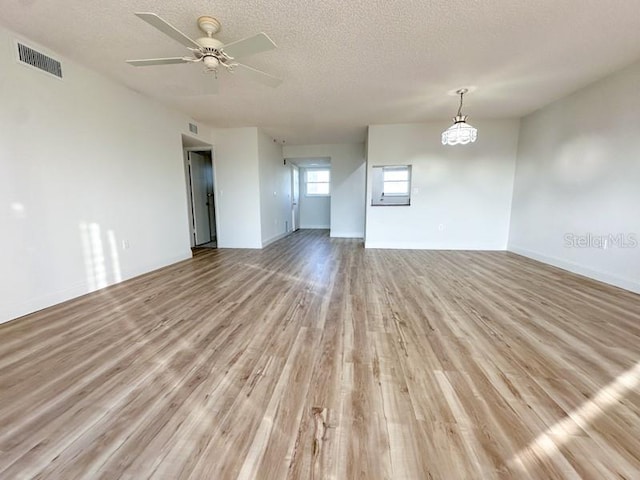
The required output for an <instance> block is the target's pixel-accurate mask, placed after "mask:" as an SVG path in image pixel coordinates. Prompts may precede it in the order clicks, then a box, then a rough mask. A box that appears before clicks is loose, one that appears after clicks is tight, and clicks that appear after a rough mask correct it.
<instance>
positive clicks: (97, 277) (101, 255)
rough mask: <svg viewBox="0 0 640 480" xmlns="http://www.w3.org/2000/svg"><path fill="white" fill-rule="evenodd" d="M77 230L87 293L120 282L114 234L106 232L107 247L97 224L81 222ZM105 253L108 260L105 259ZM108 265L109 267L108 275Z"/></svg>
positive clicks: (118, 260)
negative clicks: (80, 243)
mask: <svg viewBox="0 0 640 480" xmlns="http://www.w3.org/2000/svg"><path fill="white" fill-rule="evenodd" d="M79 228H80V239H81V241H82V251H83V256H84V266H85V273H86V277H87V285H88V287H89V291H90V292H93V291H95V290H99V289H101V288H104V287H106V286H107V285H110V284H112V283H118V282H121V281H122V272H121V268H120V258H119V256H118V244H117V241H116V234H115V232H114V231H113V230H107V235H106V239H107V245H106V246H105V244H104V242H103V241H102V234H101V231H100V225H99V224H98V223H86V222H82V223H80V225H79ZM107 253H108V257H109V258H107ZM108 264H110V266H111V272H110V275H109V272H108ZM109 276H110V277H111V278H110V279H109ZM109 280H111V281H109Z"/></svg>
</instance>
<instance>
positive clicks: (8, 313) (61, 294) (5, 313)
mask: <svg viewBox="0 0 640 480" xmlns="http://www.w3.org/2000/svg"><path fill="white" fill-rule="evenodd" d="M190 258H191V250H189V251H188V252H184V253H183V254H182V255H178V256H175V257H171V258H168V259H166V260H162V261H159V262H154V263H152V264H148V265H145V266H142V267H139V268H135V269H131V270H128V269H126V268H123V269H122V280H121V281H120V282H114V281H113V280H109V281H108V282H107V284H106V285H105V286H104V287H101V288H98V289H96V288H94V289H91V287H90V286H89V282H88V281H87V280H83V281H81V282H77V283H75V284H73V285H70V286H68V287H66V288H62V289H59V290H56V291H52V292H47V293H43V294H42V295H38V296H35V297H33V298H30V299H28V300H27V301H24V302H20V303H14V304H9V305H4V306H3V308H2V310H0V324H2V323H6V322H9V321H11V320H16V319H18V318H20V317H23V316H25V315H29V314H31V313H34V312H37V311H38V310H43V309H45V308H48V307H52V306H54V305H57V304H59V303H63V302H66V301H68V300H73V299H74V298H78V297H81V296H82V295H86V294H87V293H92V292H95V291H98V290H102V289H103V288H107V287H110V286H111V285H115V284H117V283H122V282H124V281H126V280H130V279H132V278H135V277H138V276H140V275H144V274H146V273H150V272H153V271H154V270H158V269H160V268H164V267H167V266H169V265H173V264H174V263H178V262H181V261H183V260H188V259H190Z"/></svg>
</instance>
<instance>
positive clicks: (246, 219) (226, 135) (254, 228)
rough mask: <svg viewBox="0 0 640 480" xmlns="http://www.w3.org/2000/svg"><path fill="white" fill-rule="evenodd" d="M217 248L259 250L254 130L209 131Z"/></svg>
mask: <svg viewBox="0 0 640 480" xmlns="http://www.w3.org/2000/svg"><path fill="white" fill-rule="evenodd" d="M213 143H214V147H213V155H214V160H213V162H214V168H215V183H216V185H215V189H216V192H217V205H218V208H217V211H216V213H217V215H218V247H219V248H261V247H262V229H261V226H260V173H259V166H258V164H259V162H258V129H257V128H256V127H246V128H221V129H214V131H213Z"/></svg>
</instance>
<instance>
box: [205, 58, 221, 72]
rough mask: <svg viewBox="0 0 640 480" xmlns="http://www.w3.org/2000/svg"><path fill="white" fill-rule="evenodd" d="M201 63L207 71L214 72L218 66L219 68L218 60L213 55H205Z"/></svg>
mask: <svg viewBox="0 0 640 480" xmlns="http://www.w3.org/2000/svg"><path fill="white" fill-rule="evenodd" d="M202 62H203V63H204V66H205V68H206V69H207V70H215V69H216V68H218V66H220V60H218V59H217V58H216V57H214V56H213V55H205V56H204V58H203V59H202Z"/></svg>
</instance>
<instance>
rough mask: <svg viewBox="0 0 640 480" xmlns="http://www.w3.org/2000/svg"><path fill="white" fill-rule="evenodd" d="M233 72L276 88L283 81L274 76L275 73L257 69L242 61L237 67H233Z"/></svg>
mask: <svg viewBox="0 0 640 480" xmlns="http://www.w3.org/2000/svg"><path fill="white" fill-rule="evenodd" d="M233 73H237V74H238V75H242V76H243V77H246V78H249V79H251V80H254V81H256V82H259V83H262V84H263V85H267V86H269V87H274V88H275V87H277V86H278V85H280V84H281V83H282V79H281V78H278V77H274V76H273V75H270V74H268V73H265V72H262V71H260V70H256V69H255V68H253V67H250V66H248V65H243V64H242V63H238V64H237V65H236V66H235V67H233Z"/></svg>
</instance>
